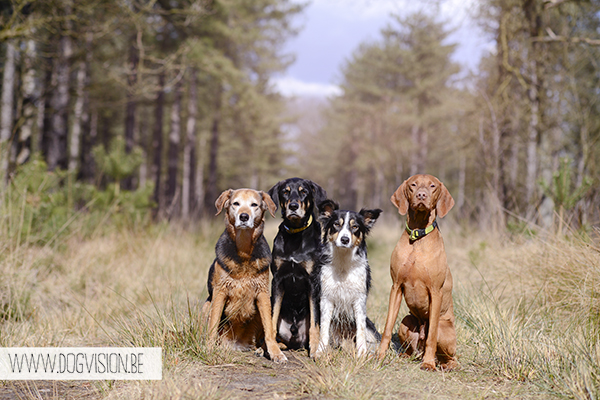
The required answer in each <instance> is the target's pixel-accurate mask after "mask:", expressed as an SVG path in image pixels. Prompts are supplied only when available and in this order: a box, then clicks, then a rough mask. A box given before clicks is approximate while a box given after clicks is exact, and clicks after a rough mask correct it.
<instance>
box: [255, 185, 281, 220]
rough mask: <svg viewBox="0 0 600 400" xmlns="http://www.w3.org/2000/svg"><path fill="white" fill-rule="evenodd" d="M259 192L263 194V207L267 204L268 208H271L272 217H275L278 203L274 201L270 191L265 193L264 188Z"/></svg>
mask: <svg viewBox="0 0 600 400" xmlns="http://www.w3.org/2000/svg"><path fill="white" fill-rule="evenodd" d="M258 193H260V195H261V196H262V200H263V208H264V205H266V206H267V209H268V210H269V213H270V214H271V217H273V218H275V211H277V205H276V204H275V203H274V202H273V200H272V199H271V196H269V194H268V193H265V192H263V191H262V190H261V191H259V192H258Z"/></svg>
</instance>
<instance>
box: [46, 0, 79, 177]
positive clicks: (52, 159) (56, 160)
mask: <svg viewBox="0 0 600 400" xmlns="http://www.w3.org/2000/svg"><path fill="white" fill-rule="evenodd" d="M66 8H67V12H66V14H67V15H69V14H70V7H68V6H67V7H66ZM67 29H68V28H67ZM72 53H73V49H72V43H71V38H70V37H69V36H67V35H64V36H61V38H60V42H59V55H58V59H57V61H56V63H55V65H54V66H55V69H56V90H54V91H53V95H52V100H51V104H50V108H51V109H52V116H51V119H50V132H49V137H48V139H49V143H48V154H47V163H48V169H49V170H50V171H53V170H54V169H56V168H57V167H59V168H63V169H66V168H67V167H68V156H67V134H68V126H69V125H68V120H69V108H68V107H69V76H70V70H71V66H70V62H71V60H70V58H71V55H72Z"/></svg>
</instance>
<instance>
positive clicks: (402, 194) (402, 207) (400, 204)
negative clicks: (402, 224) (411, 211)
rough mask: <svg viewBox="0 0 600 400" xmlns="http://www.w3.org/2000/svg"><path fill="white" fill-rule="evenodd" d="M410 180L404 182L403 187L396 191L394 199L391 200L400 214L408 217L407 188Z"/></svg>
mask: <svg viewBox="0 0 600 400" xmlns="http://www.w3.org/2000/svg"><path fill="white" fill-rule="evenodd" d="M406 182H408V179H407V180H405V181H404V182H402V185H400V186H399V187H398V189H396V191H395V192H394V194H393V195H392V198H391V199H390V200H391V201H392V203H393V204H394V205H395V206H396V207H397V208H398V212H399V213H400V215H406V213H407V212H408V198H407V197H406V186H407V183H406Z"/></svg>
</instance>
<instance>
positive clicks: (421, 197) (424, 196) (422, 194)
mask: <svg viewBox="0 0 600 400" xmlns="http://www.w3.org/2000/svg"><path fill="white" fill-rule="evenodd" d="M426 199H427V191H425V190H419V191H418V192H417V200H426Z"/></svg>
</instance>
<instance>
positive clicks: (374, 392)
mask: <svg viewBox="0 0 600 400" xmlns="http://www.w3.org/2000/svg"><path fill="white" fill-rule="evenodd" d="M24 223H25V222H24ZM15 229H17V231H18V226H17V227H15V226H11V227H10V232H12V233H11V235H8V234H5V233H3V234H2V235H3V236H4V237H0V321H1V322H0V333H1V334H0V346H2V347H10V346H38V347H39V346H160V347H162V348H163V351H164V357H163V367H164V371H163V376H164V379H163V380H162V381H159V382H143V381H141V382H100V383H78V384H75V385H73V384H69V385H66V384H59V383H44V382H27V383H15V382H3V383H0V398H5V397H4V396H5V395H6V396H8V395H10V393H12V394H13V395H14V396H15V398H17V397H19V396H20V398H69V397H81V396H82V395H83V396H84V397H89V398H104V397H106V398H117V399H121V398H123V399H129V398H139V399H141V398H148V399H154V398H156V399H163V398H170V399H187V398H190V399H192V398H206V399H218V398H232V399H236V398H275V397H283V398H344V399H363V398H365V399H366V398H369V399H371V398H374V399H388V398H397V397H403V398H408V399H422V398H431V397H433V398H448V399H450V398H457V397H461V398H468V399H469V398H472V399H476V398H506V397H519V398H531V399H534V398H536V399H537V398H549V397H556V398H577V399H597V398H599V397H600V367H599V365H600V346H599V339H600V252H599V250H598V240H597V239H596V240H595V241H594V240H592V239H585V240H584V239H582V238H577V237H575V236H574V235H573V236H570V237H566V238H565V237H554V236H548V237H545V238H544V237H541V236H537V237H525V236H514V237H511V238H508V237H504V236H492V235H490V236H487V235H486V234H485V233H477V234H476V235H468V236H467V235H464V234H463V233H461V232H464V231H458V230H457V231H454V230H453V229H452V226H451V224H450V223H448V224H447V225H445V226H443V227H442V229H443V232H444V238H445V241H446V249H447V252H448V259H449V263H450V268H451V270H452V273H453V276H454V278H455V286H454V302H455V312H456V318H457V334H458V349H459V357H460V358H459V361H460V363H461V370H459V371H456V372H451V373H442V372H437V373H429V372H424V371H421V370H420V369H419V362H418V361H417V360H412V359H407V358H402V357H398V356H396V355H394V354H392V353H391V352H389V353H388V355H387V357H386V359H385V360H384V361H383V362H378V361H376V360H373V359H370V358H357V357H355V355H354V353H353V352H352V351H349V350H347V349H338V350H335V351H333V352H332V353H331V354H330V355H329V356H328V357H326V358H324V359H320V360H318V361H312V360H310V359H308V357H307V356H306V352H289V353H288V354H289V356H288V357H289V358H290V362H289V363H288V364H287V365H284V366H278V365H275V364H272V363H271V362H269V361H268V360H265V359H264V358H261V357H256V356H255V355H254V354H253V353H242V352H236V351H232V350H228V349H226V348H223V347H221V346H218V345H215V344H213V343H209V342H208V341H207V340H206V335H204V334H203V332H204V327H203V326H202V324H201V323H200V321H199V320H198V314H199V310H200V307H201V305H202V302H203V301H204V300H205V298H206V277H207V272H208V267H209V265H210V263H211V261H212V259H213V257H214V244H215V243H216V240H217V238H218V236H219V234H220V233H221V231H222V225H221V221H220V219H217V220H216V221H215V222H214V223H204V224H202V225H200V226H198V227H195V228H192V229H190V228H188V229H183V228H181V227H178V226H165V225H159V226H149V227H147V228H146V229H140V228H137V229H135V230H127V229H108V230H106V231H102V232H100V233H98V234H95V235H92V236H89V235H87V236H78V235H77V234H71V235H69V236H65V237H62V238H61V239H59V240H57V241H56V243H54V244H53V245H52V246H42V245H35V244H19V243H20V242H19V241H18V240H15V237H16V236H15V234H14V232H15ZM8 231H9V229H8V228H7V227H2V229H0V232H8ZM276 231H277V221H274V220H272V219H271V220H269V222H268V224H267V227H266V230H265V236H266V237H267V240H268V241H269V242H270V243H271V242H272V240H273V237H274V236H275V234H276ZM399 235H400V224H399V223H397V224H393V223H390V224H389V225H386V224H384V223H380V224H378V225H376V226H375V228H374V229H373V232H372V236H371V237H370V238H369V241H368V243H369V258H370V264H371V267H372V276H373V286H372V291H371V295H370V297H369V301H368V314H369V317H370V318H371V319H372V320H373V321H374V322H375V324H376V326H377V328H378V329H379V330H380V331H381V330H382V329H383V325H384V323H385V317H386V314H387V307H388V297H389V290H390V287H391V278H390V276H389V257H390V254H391V251H392V249H393V247H394V246H395V243H396V241H397V238H398V236H399ZM406 313H407V310H406V306H405V305H403V306H402V309H401V314H400V316H399V319H400V318H401V317H402V316H403V315H405V314H406ZM45 393H46V394H45Z"/></svg>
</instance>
